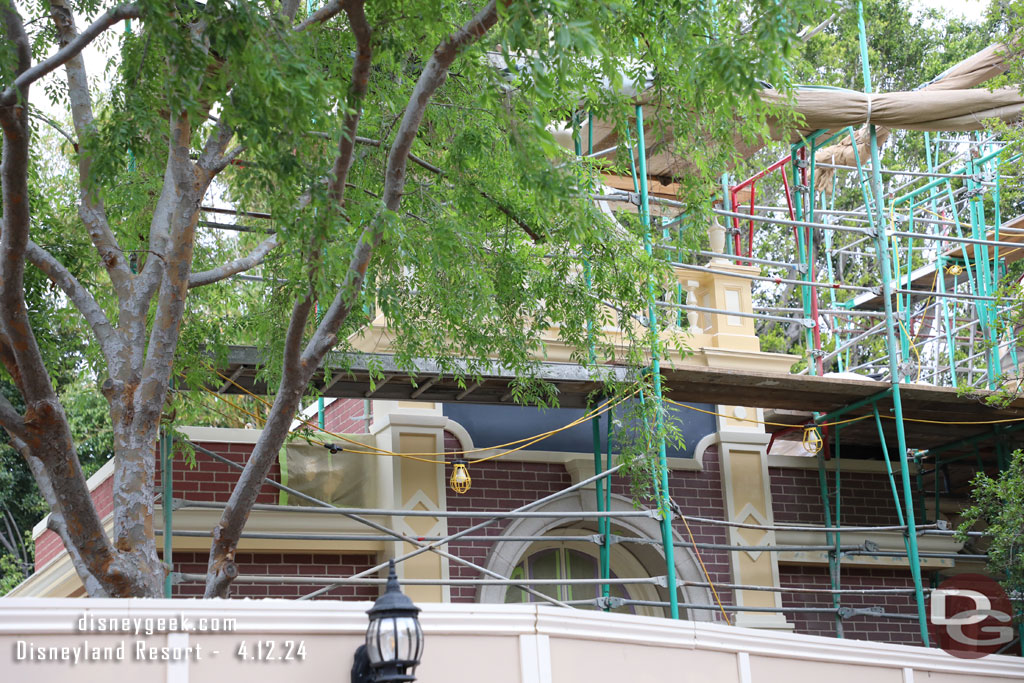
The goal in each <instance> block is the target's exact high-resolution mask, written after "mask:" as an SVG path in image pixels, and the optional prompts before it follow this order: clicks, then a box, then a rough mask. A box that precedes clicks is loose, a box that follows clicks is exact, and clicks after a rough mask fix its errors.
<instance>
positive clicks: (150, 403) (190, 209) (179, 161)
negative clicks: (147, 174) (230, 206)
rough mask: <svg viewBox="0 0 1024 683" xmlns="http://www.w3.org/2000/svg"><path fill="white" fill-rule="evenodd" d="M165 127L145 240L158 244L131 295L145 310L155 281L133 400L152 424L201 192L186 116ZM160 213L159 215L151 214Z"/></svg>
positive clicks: (174, 338) (162, 391) (177, 323)
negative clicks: (156, 196)
mask: <svg viewBox="0 0 1024 683" xmlns="http://www.w3.org/2000/svg"><path fill="white" fill-rule="evenodd" d="M170 132H171V137H170V140H169V142H168V155H167V168H166V171H165V173H164V188H163V192H162V194H161V197H160V200H159V202H158V205H157V207H158V208H157V213H155V214H154V218H153V220H154V225H157V226H158V228H155V229H152V230H151V232H152V233H153V234H155V235H156V236H157V237H151V238H150V239H151V242H155V243H157V244H159V246H158V247H157V246H154V248H155V249H156V255H154V257H153V258H151V259H150V261H149V262H147V263H146V266H145V268H144V269H143V272H142V273H141V274H140V276H139V277H141V278H145V280H144V286H143V287H142V288H141V289H142V290H143V291H141V292H140V293H139V294H138V295H137V296H139V302H140V306H141V305H144V306H145V307H140V309H139V310H140V311H145V310H146V308H148V306H149V298H148V294H149V291H148V290H149V288H150V286H151V282H152V281H156V282H159V294H158V297H157V304H156V311H155V313H154V316H153V326H152V329H151V331H150V335H149V344H148V347H147V350H146V360H145V366H144V368H143V374H142V379H141V381H140V383H139V396H138V400H137V403H136V414H137V416H142V415H143V414H145V418H146V419H147V420H149V421H153V422H154V423H155V421H156V420H157V418H159V415H160V411H161V410H162V409H163V404H164V399H165V398H166V392H167V382H168V380H169V378H170V374H171V364H172V362H173V360H174V352H175V348H176V347H177V344H178V336H179V331H180V328H181V317H182V314H183V313H184V310H185V299H186V296H187V294H188V287H189V276H190V275H191V272H192V254H193V249H194V243H195V240H194V238H195V226H196V222H197V221H198V218H199V203H200V201H201V199H202V195H203V194H204V193H205V186H203V185H202V184H201V183H199V182H197V179H196V175H197V173H196V169H195V167H194V166H193V165H192V161H191V160H190V159H189V154H188V153H189V142H190V138H191V133H192V126H191V125H190V123H189V117H188V115H187V114H181V115H180V116H177V117H176V118H174V119H173V120H172V121H171V131H170ZM160 213H162V214H164V215H157V214H160ZM157 262H159V265H157ZM154 428H155V425H154Z"/></svg>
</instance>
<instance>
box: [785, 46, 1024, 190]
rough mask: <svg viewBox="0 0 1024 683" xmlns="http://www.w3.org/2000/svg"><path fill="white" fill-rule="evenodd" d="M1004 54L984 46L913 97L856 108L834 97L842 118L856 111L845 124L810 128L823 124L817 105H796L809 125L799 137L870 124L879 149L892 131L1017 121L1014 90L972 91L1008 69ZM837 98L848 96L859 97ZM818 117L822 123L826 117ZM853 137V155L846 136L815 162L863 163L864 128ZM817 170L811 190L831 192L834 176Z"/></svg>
mask: <svg viewBox="0 0 1024 683" xmlns="http://www.w3.org/2000/svg"><path fill="white" fill-rule="evenodd" d="M1007 53H1008V48H1007V47H1006V45H1004V44H1002V43H995V44H993V45H989V46H988V47H987V48H985V49H984V50H982V51H981V52H978V53H977V54H974V55H972V56H970V57H968V58H967V59H965V60H963V61H962V62H960V63H959V64H956V65H955V66H953V67H951V68H950V69H947V70H946V71H945V73H942V74H940V75H939V76H937V77H936V78H934V79H933V80H932V81H931V82H930V83H927V84H926V85H924V87H922V88H921V89H919V90H915V91H912V92H898V93H879V94H876V95H873V96H868V95H862V97H863V98H865V101H861V102H859V103H858V102H855V99H856V98H854V97H842V98H840V97H837V98H834V100H833V101H834V103H835V106H836V107H837V108H841V109H843V110H844V111H845V113H846V114H847V115H851V114H854V112H855V111H857V110H859V112H860V114H861V115H860V116H853V117H852V118H851V119H848V122H847V123H839V124H838V125H819V126H817V127H812V126H813V123H821V122H822V121H821V120H815V118H813V117H815V116H817V115H819V114H820V113H821V110H820V103H817V104H814V105H811V104H809V105H808V110H807V111H806V112H805V111H804V110H803V109H802V108H801V106H800V105H799V104H798V105H797V110H798V111H800V112H801V113H802V114H804V115H805V116H806V117H807V124H808V125H807V128H806V129H805V130H804V131H803V132H804V133H805V134H807V133H809V132H811V131H813V130H820V129H821V128H829V129H835V128H843V127H845V126H851V125H852V126H860V125H863V124H865V123H874V124H875V135H876V137H877V139H878V143H879V144H882V143H883V142H885V140H886V139H887V138H888V137H889V134H890V132H891V129H892V128H904V129H908V130H926V131H941V130H950V131H966V130H978V129H980V128H982V127H983V124H982V122H983V121H984V120H985V119H992V118H997V119H1000V120H1002V121H1005V122H1010V121H1015V120H1016V119H1018V118H1019V117H1020V114H1021V108H1022V106H1024V97H1021V95H1020V91H1019V89H1018V88H1002V89H998V90H995V91H992V92H990V91H988V90H986V89H982V88H978V89H973V90H972V88H975V86H978V85H981V84H982V83H985V82H986V81H989V80H991V79H993V78H995V77H996V76H999V75H1000V74H1002V73H1004V72H1005V71H1006V70H1007V66H1006V63H1005V60H1006V55H1007ZM801 94H803V93H801ZM842 94H843V95H851V96H852V95H857V94H858V93H846V92H843V93H842ZM869 105H870V116H869V115H868V114H869V110H868V106H869ZM823 118H824V119H827V118H828V116H827V115H826V116H825V117H823ZM855 137H856V139H857V154H856V155H855V154H854V151H853V143H852V141H851V140H850V137H849V136H846V137H845V138H844V139H843V140H841V141H840V142H838V143H836V144H834V145H830V146H828V147H825V148H823V149H821V150H818V152H817V153H816V154H815V155H814V159H815V161H817V162H824V163H829V164H842V165H844V166H852V165H854V164H855V163H856V161H857V155H859V156H860V159H861V161H862V163H863V162H864V160H865V159H866V156H865V155H866V154H869V153H870V147H869V145H870V142H871V138H870V133H869V130H868V127H867V126H864V127H863V128H861V129H860V130H859V131H857V134H856V136H855ZM821 171H822V172H821V173H818V174H816V177H815V182H814V185H815V188H816V189H817V190H819V191H821V190H824V191H830V190H831V188H832V175H833V171H832V170H831V169H824V168H823V169H821Z"/></svg>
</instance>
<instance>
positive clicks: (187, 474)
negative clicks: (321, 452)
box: [156, 442, 281, 504]
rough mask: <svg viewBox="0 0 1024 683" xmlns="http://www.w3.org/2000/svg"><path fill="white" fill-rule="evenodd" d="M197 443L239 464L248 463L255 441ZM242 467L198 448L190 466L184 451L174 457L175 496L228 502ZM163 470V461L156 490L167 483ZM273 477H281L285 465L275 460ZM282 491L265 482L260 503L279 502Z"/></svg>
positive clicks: (271, 473) (158, 467)
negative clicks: (183, 455) (192, 465)
mask: <svg viewBox="0 0 1024 683" xmlns="http://www.w3.org/2000/svg"><path fill="white" fill-rule="evenodd" d="M197 445H199V446H202V447H203V448H205V449H207V450H209V451H213V452H214V453H216V454H217V455H220V456H223V457H225V458H227V459H229V460H232V461H234V462H237V463H239V464H243V465H244V464H245V462H246V461H247V460H248V459H249V456H250V455H251V454H252V448H253V445H252V444H242V443H230V444H229V443H203V442H197ZM241 472H242V471H241V470H239V469H236V468H234V467H231V466H230V465H227V464H226V463H222V462H218V461H216V460H214V459H213V458H211V457H210V456H208V455H206V454H205V453H202V452H201V451H198V450H197V451H196V466H195V467H194V468H190V467H189V466H188V464H187V463H186V462H185V460H184V458H183V457H181V455H180V454H176V455H175V458H174V497H175V498H184V499H186V500H196V501H206V502H211V501H212V502H220V503H223V502H227V500H228V498H229V497H230V496H231V490H232V489H233V488H234V487H235V484H236V483H237V482H238V477H239V475H240V474H241ZM161 475H162V473H161V472H160V463H159V462H158V463H157V468H156V490H157V491H160V490H162V487H163V480H162V477H161ZM267 477H269V478H270V479H271V480H273V481H281V466H280V465H279V464H278V462H277V461H276V460H275V461H274V464H273V465H272V466H271V468H270V472H268V473H267ZM277 499H278V492H277V489H275V488H274V487H273V486H271V485H270V484H264V485H263V487H262V488H261V489H260V492H259V495H258V497H257V498H256V502H257V503H269V504H276V503H277Z"/></svg>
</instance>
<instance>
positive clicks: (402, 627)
mask: <svg viewBox="0 0 1024 683" xmlns="http://www.w3.org/2000/svg"><path fill="white" fill-rule="evenodd" d="M392 624H393V628H394V630H395V631H394V633H395V654H396V659H398V660H400V661H403V662H411V661H415V660H416V659H417V656H416V655H417V654H418V653H417V650H418V649H419V629H418V628H417V626H418V624H417V623H416V619H413V618H411V617H395V618H393V619H392Z"/></svg>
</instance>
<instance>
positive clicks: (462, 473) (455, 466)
mask: <svg viewBox="0 0 1024 683" xmlns="http://www.w3.org/2000/svg"><path fill="white" fill-rule="evenodd" d="M468 464H469V463H468V462H466V461H465V460H463V459H462V458H459V459H458V460H456V461H455V462H453V463H452V478H451V479H449V480H448V484H449V485H450V486H451V487H452V491H455V493H459V494H462V493H465V492H466V491H468V490H469V487H470V486H472V485H473V480H472V479H471V478H470V476H469V470H468V469H466V465H468Z"/></svg>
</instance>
